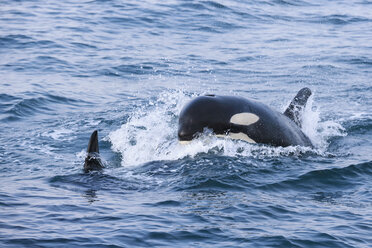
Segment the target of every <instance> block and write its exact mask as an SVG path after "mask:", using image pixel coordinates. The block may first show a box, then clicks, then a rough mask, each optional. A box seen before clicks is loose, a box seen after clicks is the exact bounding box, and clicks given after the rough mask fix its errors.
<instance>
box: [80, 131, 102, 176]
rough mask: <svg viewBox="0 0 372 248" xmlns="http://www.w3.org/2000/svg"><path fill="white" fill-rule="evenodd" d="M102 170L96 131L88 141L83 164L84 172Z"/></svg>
mask: <svg viewBox="0 0 372 248" xmlns="http://www.w3.org/2000/svg"><path fill="white" fill-rule="evenodd" d="M103 168H104V166H103V164H102V161H101V158H100V156H99V147H98V131H97V130H95V131H93V133H92V135H91V136H90V139H89V143H88V149H87V156H86V158H85V162H84V172H85V173H87V172H90V171H96V170H102V169H103Z"/></svg>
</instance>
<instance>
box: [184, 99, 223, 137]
mask: <svg viewBox="0 0 372 248" xmlns="http://www.w3.org/2000/svg"><path fill="white" fill-rule="evenodd" d="M221 108H223V104H221V102H220V101H219V99H218V97H216V96H214V95H206V96H199V97H197V98H195V99H193V100H192V101H191V102H189V103H188V104H187V105H186V106H185V107H184V108H183V109H182V111H181V113H180V117H179V122H178V140H179V141H181V142H183V141H191V140H192V139H193V138H195V136H197V135H198V134H199V133H202V132H203V131H204V129H205V128H208V129H212V130H213V132H215V133H224V132H226V130H227V129H228V128H229V126H228V125H226V123H227V120H228V116H225V115H224V114H221V113H223V112H224V111H221Z"/></svg>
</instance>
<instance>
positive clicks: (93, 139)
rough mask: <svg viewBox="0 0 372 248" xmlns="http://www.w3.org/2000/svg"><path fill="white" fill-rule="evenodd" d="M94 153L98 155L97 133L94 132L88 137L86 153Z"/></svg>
mask: <svg viewBox="0 0 372 248" xmlns="http://www.w3.org/2000/svg"><path fill="white" fill-rule="evenodd" d="M92 152H96V153H99V147H98V131H97V130H95V131H94V132H93V133H92V135H91V136H90V140H89V143H88V149H87V153H92Z"/></svg>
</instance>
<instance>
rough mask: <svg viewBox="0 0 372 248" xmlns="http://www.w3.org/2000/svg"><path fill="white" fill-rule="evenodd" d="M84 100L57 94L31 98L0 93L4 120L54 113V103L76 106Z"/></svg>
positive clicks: (0, 106)
mask: <svg viewBox="0 0 372 248" xmlns="http://www.w3.org/2000/svg"><path fill="white" fill-rule="evenodd" d="M83 102H84V101H81V100H76V99H73V98H68V97H64V96H58V95H53V94H42V96H38V97H32V98H20V97H16V96H12V95H8V94H1V95H0V109H1V110H3V111H2V112H3V114H2V115H3V118H2V120H4V121H14V120H19V119H21V118H24V117H29V116H33V115H35V114H37V113H43V114H50V115H55V114H56V113H55V109H54V108H55V107H56V105H57V106H58V105H68V106H78V105H79V104H81V103H83Z"/></svg>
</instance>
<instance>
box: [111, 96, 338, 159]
mask: <svg viewBox="0 0 372 248" xmlns="http://www.w3.org/2000/svg"><path fill="white" fill-rule="evenodd" d="M193 97H195V96H188V95H186V94H185V93H183V92H182V91H176V92H165V93H163V94H161V95H160V96H159V97H158V99H157V101H155V102H152V101H150V102H149V103H148V104H147V105H146V106H144V107H143V108H142V109H140V110H138V111H137V112H136V113H134V114H133V115H132V116H131V117H130V118H129V120H128V122H127V123H125V124H124V125H122V126H121V127H120V128H119V129H118V130H116V131H113V132H111V133H110V134H109V135H108V137H107V138H108V140H109V141H110V142H111V143H112V148H113V150H114V151H116V152H119V153H121V155H122V165H123V166H135V165H140V164H143V163H147V162H150V161H156V160H177V159H181V158H184V157H194V156H196V155H197V154H201V153H214V154H220V155H225V156H231V157H235V156H244V157H251V158H252V157H254V158H265V157H278V156H300V155H301V154H304V153H308V152H311V153H314V154H318V155H325V153H326V148H327V146H328V144H327V139H328V138H329V137H331V136H339V135H342V133H343V128H342V127H341V125H339V124H337V123H335V122H332V121H326V122H321V120H320V113H319V111H318V110H317V109H316V108H314V107H313V106H312V105H313V99H312V98H311V99H310V101H309V103H308V105H307V107H306V109H305V117H304V120H303V131H304V132H305V133H306V135H308V136H309V138H310V139H311V141H312V142H313V143H314V145H315V147H316V149H312V148H309V147H300V146H295V147H294V146H291V147H271V146H266V145H257V144H250V143H247V142H244V141H239V140H232V139H229V138H217V137H216V136H214V135H212V134H211V132H209V131H206V132H204V133H203V134H202V135H200V137H199V138H197V139H194V140H193V141H191V142H190V143H188V144H187V145H181V144H180V143H179V142H178V139H177V129H178V116H179V113H180V111H181V109H182V108H183V106H184V105H185V104H186V103H187V102H188V101H190V100H191V98H193Z"/></svg>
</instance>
